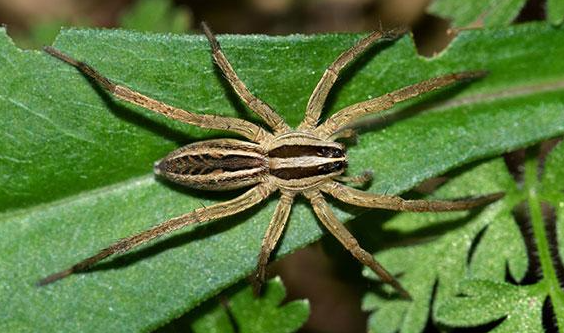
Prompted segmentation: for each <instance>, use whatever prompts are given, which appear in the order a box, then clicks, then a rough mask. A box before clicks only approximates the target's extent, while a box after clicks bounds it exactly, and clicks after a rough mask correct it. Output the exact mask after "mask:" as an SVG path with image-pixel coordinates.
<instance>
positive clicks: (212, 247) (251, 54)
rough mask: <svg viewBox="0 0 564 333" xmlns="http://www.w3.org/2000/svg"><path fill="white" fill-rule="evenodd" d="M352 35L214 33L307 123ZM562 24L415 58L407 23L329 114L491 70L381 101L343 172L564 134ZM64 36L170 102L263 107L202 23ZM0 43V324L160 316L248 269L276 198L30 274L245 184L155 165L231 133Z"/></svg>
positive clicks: (315, 232)
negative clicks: (215, 56)
mask: <svg viewBox="0 0 564 333" xmlns="http://www.w3.org/2000/svg"><path fill="white" fill-rule="evenodd" d="M358 38H359V36H357V35H319V36H311V37H306V36H299V35H297V36H289V37H265V36H220V41H221V42H222V44H223V46H224V49H225V52H226V54H227V56H228V57H229V58H230V59H231V60H232V63H233V65H234V67H235V68H236V69H237V70H238V72H239V73H240V76H241V77H242V78H243V80H244V81H245V82H247V84H248V86H249V87H250V89H251V90H252V91H253V92H255V93H256V94H257V95H258V96H259V97H261V98H263V99H264V100H266V101H267V102H268V103H269V104H270V105H272V106H273V107H274V108H275V109H276V110H278V111H279V112H280V113H281V114H282V115H283V116H284V118H285V119H287V120H288V122H289V123H290V124H291V125H296V124H298V123H299V121H300V120H301V118H302V117H303V112H302V110H303V109H304V108H305V105H306V102H307V99H308V96H309V94H310V92H311V91H312V90H313V88H314V87H315V84H316V81H317V80H318V78H319V77H320V75H321V73H322V72H323V70H324V69H325V67H326V66H327V65H328V64H329V63H330V62H331V61H332V60H333V59H334V58H335V57H336V56H337V55H338V54H339V53H340V52H341V51H343V50H344V49H346V48H347V47H350V46H351V45H353V44H354V42H355V41H356V40H358ZM563 38H564V31H562V30H558V29H554V28H551V27H549V26H547V25H542V24H531V25H523V26H516V27H510V28H505V29H499V30H484V31H471V32H467V33H462V34H461V35H460V36H459V37H458V38H457V39H456V40H455V41H454V43H453V44H452V45H451V46H450V47H449V48H448V50H447V51H445V52H443V53H442V54H441V55H439V56H438V57H436V58H434V59H431V60H428V59H425V58H422V57H419V56H417V54H416V51H415V49H414V46H413V42H412V40H411V39H410V38H409V37H405V38H403V39H401V40H399V41H398V42H396V43H385V44H381V46H378V47H376V48H375V51H377V52H369V54H368V55H367V56H366V57H364V58H363V59H362V60H361V61H360V62H358V63H357V65H355V66H353V67H352V68H351V69H350V70H348V71H347V73H346V75H345V77H344V78H343V79H342V80H341V81H340V82H339V86H338V88H337V89H336V91H334V92H333V93H332V97H331V103H330V106H329V112H334V110H337V109H339V108H340V107H343V106H346V105H348V104H351V103H353V102H357V101H361V100H365V99H368V98H370V97H373V96H377V95H379V94H383V93H385V92H388V91H391V90H393V89H395V88H399V87H402V86H404V85H406V84H410V83H414V82H417V81H420V80H423V79H426V78H430V77H434V76H437V75H439V74H444V73H449V72H453V71H460V70H469V69H487V70H489V71H490V75H489V76H488V77H487V78H485V79H483V80H480V81H479V82H474V83H472V84H466V85H459V86H457V87H454V88H452V89H448V90H443V91H441V92H437V93H434V94H433V95H432V96H431V97H427V98H424V99H417V100H414V101H412V102H410V103H404V104H403V105H401V106H400V108H402V109H403V110H397V113H394V114H393V115H391V116H389V117H388V116H387V117H384V118H381V117H380V116H377V117H374V119H375V120H376V121H375V122H374V123H372V125H371V126H368V128H367V129H366V131H365V133H364V134H362V136H361V137H360V141H359V143H358V144H357V145H356V146H352V147H350V152H349V155H350V162H351V163H350V164H351V166H350V172H351V173H357V172H360V171H361V170H364V169H372V170H374V172H375V177H376V178H375V180H374V182H373V183H372V185H371V186H370V188H369V189H368V190H369V191H372V192H388V193H399V192H402V191H405V190H407V189H409V188H411V187H413V186H414V185H416V184H418V183H419V182H421V181H422V180H424V179H426V178H428V177H431V176H435V175H438V174H441V173H444V172H445V171H447V170H450V169H453V168H455V167H457V166H460V165H462V164H465V163H468V162H470V161H474V160H478V159H481V158H484V157H487V156H493V155H496V154H499V153H502V152H506V151H510V150H513V149H516V148H518V147H523V146H526V145H529V144H532V143H534V142H537V141H540V140H543V139H545V138H548V137H552V136H555V135H559V134H562V133H564V112H563V111H562V110H563V106H564V102H563V100H562V98H561V96H562V91H563V90H564V84H563V82H564V80H563V79H564V63H562V62H561V61H560V59H561V55H562V54H564V45H563V43H561V42H560V41H561V40H562V39H563ZM55 45H56V47H58V48H60V49H61V50H63V51H65V52H67V53H69V54H71V55H73V56H75V57H77V58H79V59H82V60H86V61H88V62H89V63H90V64H92V65H93V66H95V67H96V68H98V69H99V70H100V71H101V72H102V73H104V74H106V75H107V76H109V77H110V78H112V79H114V80H116V81H117V82H119V83H123V84H127V85H130V86H131V87H133V88H134V89H137V90H139V91H141V92H143V93H146V94H148V95H150V96H153V97H155V98H157V99H161V100H163V101H166V102H168V103H171V104H173V105H176V106H179V107H183V108H186V109H189V110H193V111H195V112H201V113H213V114H223V115H231V116H240V117H244V118H250V119H256V118H255V117H254V116H252V115H250V114H249V113H248V111H246V109H245V108H244V107H242V106H241V104H240V103H239V102H238V101H237V100H236V99H235V98H234V97H233V94H232V93H231V92H230V90H229V89H228V88H227V87H226V86H225V83H224V81H223V79H222V77H221V75H220V74H219V73H218V72H217V70H216V69H215V68H214V66H213V63H212V61H211V59H210V54H209V48H208V45H207V44H206V42H205V41H204V39H203V38H202V37H201V36H176V35H156V34H142V33H133V32H127V31H109V30H66V31H64V32H63V33H62V34H61V35H60V37H59V38H58V40H57V42H56V44H55ZM0 49H1V50H2V53H1V54H2V56H1V57H0V68H1V71H2V72H1V75H0V110H2V111H1V112H0V122H1V123H2V125H3V129H4V131H3V132H2V133H3V135H2V139H1V140H0V143H1V146H0V148H1V151H2V153H1V154H0V161H1V162H0V163H1V164H0V168H1V170H2V171H1V173H2V179H3V183H2V185H3V186H2V187H1V190H0V207H1V209H2V211H3V213H2V215H0V234H1V235H3V236H4V238H5V241H3V242H2V243H1V245H0V258H1V259H0V304H9V308H8V309H7V311H2V312H1V313H0V327H1V328H2V330H3V331H29V330H33V331H37V330H41V331H109V330H117V331H136V330H149V329H151V328H154V327H157V326H159V325H162V324H163V323H165V322H167V321H169V320H171V319H172V318H174V317H177V316H179V315H181V314H182V313H184V312H185V311H186V310H188V309H191V308H193V307H194V306H196V305H197V304H199V303H201V302H202V301H203V300H205V299H207V298H209V297H210V296H212V295H214V294H216V293H217V292H218V291H219V290H221V289H223V288H225V287H226V286H228V285H230V284H232V283H234V282H235V281H237V280H239V279H241V278H243V277H244V276H246V275H248V274H249V273H250V272H251V271H252V270H253V269H254V265H255V263H256V255H257V253H258V251H259V248H260V241H261V238H262V234H263V233H264V231H265V229H266V226H267V224H268V221H269V219H270V216H271V215H272V212H273V209H274V204H275V202H276V199H275V198H274V197H273V198H272V199H270V200H268V202H266V203H264V204H261V205H258V206H257V207H256V208H254V209H251V210H249V211H248V212H246V213H243V214H239V215H238V216H237V217H235V218H229V219H224V220H221V221H217V222H213V223H209V224H207V225H206V226H202V227H197V228H193V229H191V230H186V231H181V232H177V233H175V235H174V236H172V237H168V238H166V239H164V240H162V241H160V242H157V243H155V244H151V245H148V246H146V247H144V248H143V249H141V250H139V251H136V252H135V253H134V254H131V255H125V256H122V257H121V258H119V259H114V260H110V261H108V262H107V263H103V264H101V265H99V266H98V268H96V269H95V270H93V271H92V272H91V273H88V274H80V275H76V276H72V277H70V278H68V279H66V280H63V281H60V282H58V283H56V284H53V285H50V286H48V287H45V288H37V287H35V282H36V281H37V279H39V278H41V277H44V276H45V275H46V274H49V273H52V272H54V271H56V270H59V269H62V268H64V267H67V266H68V265H70V264H72V263H74V262H76V261H77V260H79V259H82V258H84V257H85V256H87V255H90V254H92V253H94V252H95V251H96V250H98V249H100V248H101V247H103V246H105V245H108V244H109V243H111V242H112V241H114V240H116V239H118V238H120V237H124V236H127V235H129V234H131V233H133V232H136V231H139V230H142V229H144V228H147V227H149V226H151V225H154V224H155V223H158V222H160V221H162V220H164V219H166V218H169V217H172V216H176V215H179V214H181V213H183V212H186V211H189V210H192V209H194V208H196V207H199V206H201V205H209V204H211V203H213V202H217V201H221V200H225V199H226V198H228V197H232V196H233V195H235V193H234V194H232V195H228V194H223V193H209V192H201V191H193V190H184V189H181V188H179V187H175V186H170V185H169V184H166V183H164V182H161V181H156V180H155V178H154V176H153V175H152V173H151V169H152V164H153V162H154V161H155V160H158V159H159V158H161V157H162V156H164V155H165V154H166V153H167V152H169V151H170V150H172V149H174V148H175V147H177V146H179V145H180V144H183V143H188V142H191V141H194V140H198V139H205V138H210V137H217V136H218V135H223V134H221V133H219V132H210V131H207V130H202V129H199V128H195V127H191V126H186V125H183V124H178V123H175V122H172V121H169V120H167V119H163V118H162V117H160V116H158V115H155V114H152V113H151V112H149V111H146V110H142V109H140V108H136V107H132V106H130V105H127V104H125V103H121V102H115V101H113V100H112V99H111V98H108V96H107V95H105V94H104V93H103V92H101V91H99V89H97V88H96V87H94V86H93V85H92V84H90V83H89V82H88V80H87V79H85V78H84V77H83V76H82V75H80V74H79V73H77V72H76V70H75V69H74V68H72V67H69V66H67V65H65V64H63V63H61V62H60V61H57V60H56V59H53V58H51V57H48V56H46V55H44V54H41V53H39V52H35V51H22V50H19V49H17V48H16V47H15V46H14V45H12V44H11V42H10V41H9V39H8V38H7V37H6V36H5V33H3V35H2V36H1V37H0ZM378 51H379V52H378ZM422 108H423V109H428V110H427V112H421V113H420V112H418V111H419V110H420V109H422ZM382 120H383V121H382ZM399 120H401V121H399ZM480 192H481V191H480ZM339 216H340V217H342V218H345V217H347V214H346V213H344V212H342V211H340V212H339ZM321 234H322V230H321V229H320V227H319V226H318V224H317V222H316V220H315V218H314V217H313V215H312V213H311V210H310V209H309V208H308V207H307V205H306V204H305V203H304V202H298V204H297V205H296V206H295V207H294V209H293V211H292V214H291V218H290V223H289V228H288V230H287V232H286V234H285V236H284V239H283V242H282V244H281V247H280V249H279V251H278V256H282V255H284V254H288V253H290V252H292V251H294V250H295V249H297V248H300V247H303V246H304V245H306V244H308V243H311V242H312V241H314V240H316V239H318V238H319V237H320V235H321Z"/></svg>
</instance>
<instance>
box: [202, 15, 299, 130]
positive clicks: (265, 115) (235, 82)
mask: <svg viewBox="0 0 564 333" xmlns="http://www.w3.org/2000/svg"><path fill="white" fill-rule="evenodd" d="M202 29H203V30H204V33H205V35H206V37H207V38H208V40H209V42H210V45H211V48H212V55H213V58H214V60H215V63H216V64H217V65H218V66H219V68H220V69H221V71H222V72H223V74H225V77H226V78H227V81H228V82H229V84H230V85H231V87H233V89H234V90H235V92H236V93H237V95H239V97H240V98H241V100H242V101H243V102H244V103H245V105H247V106H248V107H249V109H251V110H253V111H254V112H256V113H257V114H258V115H259V116H260V117H261V118H262V119H263V120H264V121H265V122H266V123H267V124H268V126H270V127H271V128H272V129H273V130H274V132H275V133H284V132H288V131H289V130H290V127H289V126H288V125H287V124H286V122H284V119H282V117H280V116H279V115H278V114H277V113H276V112H274V110H272V108H271V107H270V106H268V104H266V103H265V102H263V101H261V100H260V99H258V98H257V97H255V96H254V95H253V94H251V92H250V91H249V89H247V86H245V84H244V83H243V81H241V79H239V77H238V76H237V73H235V70H234V69H233V67H232V66H231V64H230V63H229V61H228V60H227V58H226V57H225V55H224V54H223V51H222V50H221V46H220V45H219V42H218V41H217V39H216V38H215V36H214V35H213V33H212V32H211V30H210V28H209V27H208V25H207V24H206V23H205V22H202Z"/></svg>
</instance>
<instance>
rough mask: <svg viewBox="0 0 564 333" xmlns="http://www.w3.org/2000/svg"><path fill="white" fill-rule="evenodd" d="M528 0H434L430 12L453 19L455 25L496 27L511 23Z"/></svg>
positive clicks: (461, 26)
mask: <svg viewBox="0 0 564 333" xmlns="http://www.w3.org/2000/svg"><path fill="white" fill-rule="evenodd" d="M526 2H527V1H526V0H501V1H500V0H478V1H457V0H434V1H433V2H432V3H431V5H430V6H429V8H428V11H429V13H431V14H435V15H437V16H441V17H444V18H448V19H451V20H452V25H453V27H456V28H466V27H482V26H485V27H495V26H503V25H509V24H511V23H512V22H513V20H515V18H516V17H517V15H519V12H520V11H521V9H522V8H523V6H525V3H526Z"/></svg>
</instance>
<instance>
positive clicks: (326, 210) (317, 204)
mask: <svg viewBox="0 0 564 333" xmlns="http://www.w3.org/2000/svg"><path fill="white" fill-rule="evenodd" d="M304 194H305V196H306V197H307V198H308V199H309V201H310V202H311V205H312V206H313V210H314V211H315V214H316V215H317V217H318V218H319V220H320V221H321V223H322V224H323V225H324V226H325V227H326V228H327V229H328V230H329V232H331V234H333V236H335V238H337V240H338V241H339V242H340V243H341V244H343V246H344V247H345V248H346V249H347V250H348V251H349V252H350V253H351V254H352V255H353V256H354V257H355V258H356V259H357V260H358V261H360V262H361V263H362V264H363V265H366V266H368V267H370V269H371V270H372V271H373V272H374V273H376V274H377V275H378V276H379V277H380V279H382V281H383V282H384V283H388V284H390V285H391V286H392V287H394V288H395V289H396V290H397V291H398V292H399V293H400V294H401V296H402V297H404V298H406V299H411V296H410V295H409V293H408V292H407V290H405V289H404V288H403V287H402V286H401V284H400V283H399V281H398V280H396V279H395V278H394V277H393V276H392V275H391V274H390V273H389V272H388V271H387V270H386V269H385V268H384V267H383V266H382V265H380V264H379V263H378V262H377V261H376V260H375V259H374V257H373V256H372V255H371V254H370V253H368V252H366V250H364V249H363V248H361V247H360V245H359V244H358V241H357V240H356V239H355V238H354V236H353V235H352V234H351V233H350V232H349V231H348V230H347V228H345V226H344V225H343V224H342V223H341V222H339V220H338V219H337V217H336V216H335V214H334V213H333V211H332V210H331V208H330V207H329V205H328V204H327V201H325V199H323V196H322V195H321V192H319V191H317V190H316V191H308V192H305V193H304Z"/></svg>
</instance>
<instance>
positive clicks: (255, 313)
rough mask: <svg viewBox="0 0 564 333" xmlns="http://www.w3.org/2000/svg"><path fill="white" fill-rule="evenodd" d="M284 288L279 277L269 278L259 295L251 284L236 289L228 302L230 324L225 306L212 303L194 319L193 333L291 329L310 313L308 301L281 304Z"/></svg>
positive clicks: (282, 331) (288, 332)
mask: <svg viewBox="0 0 564 333" xmlns="http://www.w3.org/2000/svg"><path fill="white" fill-rule="evenodd" d="M285 297H286V290H285V289H284V285H283V284H282V281H281V280H280V278H275V279H273V280H270V281H269V282H268V284H267V285H266V293H265V294H264V295H262V296H261V297H260V298H259V299H257V298H255V297H254V296H253V292H252V290H251V287H250V286H247V287H245V288H244V289H242V290H239V291H237V292H236V293H235V294H234V295H232V296H231V297H230V300H229V302H228V304H227V306H228V308H229V309H228V311H229V312H230V313H231V315H232V318H233V320H234V321H235V322H234V325H232V324H231V323H230V321H229V316H228V314H227V311H226V309H225V307H222V306H220V305H215V306H214V307H213V308H212V309H209V310H208V311H207V312H206V313H203V314H201V315H199V316H198V318H196V319H195V320H194V322H193V323H192V325H191V328H192V330H193V331H194V333H209V332H222V333H223V332H225V333H228V332H240V333H254V332H272V333H291V332H295V331H297V330H298V328H300V327H301V326H302V325H303V324H304V323H305V321H306V320H307V318H308V316H309V303H308V302H307V301H303V300H300V301H292V302H289V303H286V304H284V305H280V303H281V302H282V300H283V299H284V298H285Z"/></svg>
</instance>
